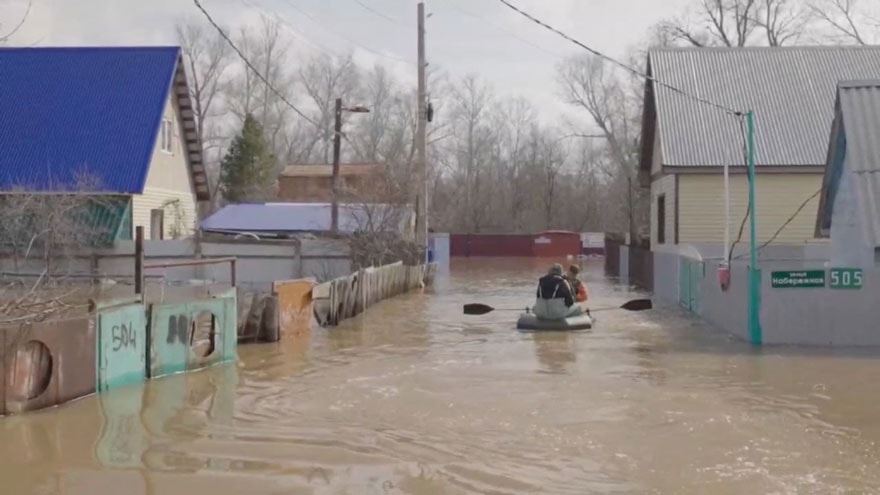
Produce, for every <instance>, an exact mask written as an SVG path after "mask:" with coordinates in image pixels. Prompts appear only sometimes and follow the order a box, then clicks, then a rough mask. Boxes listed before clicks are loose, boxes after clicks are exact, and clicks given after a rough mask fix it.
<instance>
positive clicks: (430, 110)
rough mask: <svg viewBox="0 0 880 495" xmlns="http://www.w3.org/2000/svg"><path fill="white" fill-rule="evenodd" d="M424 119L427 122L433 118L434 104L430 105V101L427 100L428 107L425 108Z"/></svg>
mask: <svg viewBox="0 0 880 495" xmlns="http://www.w3.org/2000/svg"><path fill="white" fill-rule="evenodd" d="M425 120H427V121H428V122H430V121H432V120H434V105H431V102H430V101H429V102H428V108H427V110H425Z"/></svg>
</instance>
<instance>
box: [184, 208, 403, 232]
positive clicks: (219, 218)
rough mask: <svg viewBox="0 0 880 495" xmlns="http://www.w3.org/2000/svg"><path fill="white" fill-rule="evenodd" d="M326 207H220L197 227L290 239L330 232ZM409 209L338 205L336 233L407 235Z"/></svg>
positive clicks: (331, 219) (329, 209) (331, 221)
mask: <svg viewBox="0 0 880 495" xmlns="http://www.w3.org/2000/svg"><path fill="white" fill-rule="evenodd" d="M332 223H333V217H332V206H331V204H330V203H252V204H233V205H228V206H225V207H223V208H222V209H220V210H218V211H217V212H216V213H214V214H213V215H211V216H210V217H208V218H206V219H205V220H204V221H203V222H202V223H201V228H202V230H203V231H205V232H213V233H218V234H233V235H250V234H253V235H256V236H257V237H261V238H262V237H293V236H296V235H301V234H313V235H314V234H321V233H327V232H329V231H330V230H331V227H332ZM414 223H415V215H414V211H413V208H412V207H411V206H409V205H386V204H340V205H339V231H340V232H343V233H353V232H393V233H398V234H403V235H405V234H408V233H410V232H412V231H413V228H414V227H415V224H414Z"/></svg>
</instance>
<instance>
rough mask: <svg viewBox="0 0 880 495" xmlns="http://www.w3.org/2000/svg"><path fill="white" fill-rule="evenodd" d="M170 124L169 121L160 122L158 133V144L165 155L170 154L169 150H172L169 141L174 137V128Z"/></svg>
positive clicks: (170, 121)
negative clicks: (160, 127)
mask: <svg viewBox="0 0 880 495" xmlns="http://www.w3.org/2000/svg"><path fill="white" fill-rule="evenodd" d="M172 123H173V122H172V120H171V119H163V120H162V129H161V130H160V133H159V134H160V136H159V139H160V143H161V146H162V151H164V152H166V153H171V150H172V148H171V139H172V137H173V136H174V133H173V132H172V131H173V129H174V126H173V125H172Z"/></svg>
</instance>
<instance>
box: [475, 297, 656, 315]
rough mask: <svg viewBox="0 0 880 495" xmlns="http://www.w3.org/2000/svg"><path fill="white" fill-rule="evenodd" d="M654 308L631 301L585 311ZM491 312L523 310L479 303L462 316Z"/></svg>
mask: <svg viewBox="0 0 880 495" xmlns="http://www.w3.org/2000/svg"><path fill="white" fill-rule="evenodd" d="M653 307H654V303H653V302H651V300H650V299H633V300H631V301H627V302H625V303H624V304H622V305H620V306H616V307H608V308H596V309H590V310H587V311H589V312H590V313H593V312H595V311H607V310H609V309H623V310H626V311H644V310H646V309H651V308H653ZM492 311H523V309H513V308H504V309H496V308H493V307H492V306H489V305H488V304H479V303H471V304H465V305H464V314H466V315H484V314H486V313H491V312H492Z"/></svg>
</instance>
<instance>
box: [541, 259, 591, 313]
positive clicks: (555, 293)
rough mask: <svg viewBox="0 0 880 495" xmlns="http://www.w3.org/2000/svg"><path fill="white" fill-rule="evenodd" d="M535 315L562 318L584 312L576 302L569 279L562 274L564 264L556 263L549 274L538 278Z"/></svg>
mask: <svg viewBox="0 0 880 495" xmlns="http://www.w3.org/2000/svg"><path fill="white" fill-rule="evenodd" d="M532 312H534V313H535V316H537V317H538V318H540V319H542V320H562V319H565V318H568V317H570V316H577V315H580V314H583V312H584V310H583V309H582V308H581V307H580V305H578V304H575V300H574V294H573V292H572V289H571V285H569V283H568V280H566V279H565V276H563V274H562V265H560V264H559V263H554V264H553V266H551V267H550V270H548V271H547V275H544V276H543V277H541V278H540V280H538V291H537V295H536V300H535V306H534V307H533V308H532Z"/></svg>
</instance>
